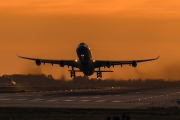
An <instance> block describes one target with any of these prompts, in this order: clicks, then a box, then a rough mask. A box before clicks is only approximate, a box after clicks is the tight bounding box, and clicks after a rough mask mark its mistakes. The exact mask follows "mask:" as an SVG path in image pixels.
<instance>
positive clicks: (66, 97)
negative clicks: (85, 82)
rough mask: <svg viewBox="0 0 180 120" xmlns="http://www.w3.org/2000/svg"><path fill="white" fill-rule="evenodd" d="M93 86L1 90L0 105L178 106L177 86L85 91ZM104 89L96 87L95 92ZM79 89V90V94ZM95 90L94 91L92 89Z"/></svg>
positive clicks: (178, 92)
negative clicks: (26, 90)
mask: <svg viewBox="0 0 180 120" xmlns="http://www.w3.org/2000/svg"><path fill="white" fill-rule="evenodd" d="M91 91H93V90H88V89H87V90H70V91H51V92H48V91H46V92H23V93H1V94H0V107H58V108H118V109H119V108H120V109H137V108H139V109H142V108H148V107H180V104H178V103H177V100H178V99H180V89H147V90H144V89H142V90H139V91H135V92H134V90H132V91H131V90H128V91H127V92H119V91H120V90H118V91H117V92H115V93H113V94H88V93H90V92H91ZM99 92H101V93H103V92H104V93H106V91H103V90H99V91H98V93H99ZM81 93H82V94H81ZM94 93H96V92H94Z"/></svg>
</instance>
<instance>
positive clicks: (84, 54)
mask: <svg viewBox="0 0 180 120" xmlns="http://www.w3.org/2000/svg"><path fill="white" fill-rule="evenodd" d="M76 53H77V57H78V59H76V60H63V59H62V60H53V59H41V58H30V57H23V56H18V57H20V58H23V59H28V60H33V61H35V63H36V65H38V66H40V65H41V63H44V64H45V63H50V64H52V65H53V64H58V65H60V67H64V66H68V67H71V68H72V69H71V70H69V71H70V76H71V77H76V72H83V73H84V75H87V76H90V75H92V74H93V73H94V72H96V73H97V78H102V72H113V71H111V70H101V69H100V68H101V67H104V68H106V67H107V68H110V67H114V66H116V65H119V66H121V67H122V66H123V65H125V64H128V65H131V66H132V67H136V66H137V63H140V62H147V61H153V60H157V59H158V58H159V56H158V57H157V58H151V59H142V60H94V59H93V58H92V55H91V50H90V48H89V47H88V45H87V44H86V43H80V44H79V45H78V47H77V49H76ZM74 68H79V69H78V70H77V69H76V70H75V69H74Z"/></svg>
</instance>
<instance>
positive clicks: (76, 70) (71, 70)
mask: <svg viewBox="0 0 180 120" xmlns="http://www.w3.org/2000/svg"><path fill="white" fill-rule="evenodd" d="M68 71H75V72H82V71H80V70H68Z"/></svg>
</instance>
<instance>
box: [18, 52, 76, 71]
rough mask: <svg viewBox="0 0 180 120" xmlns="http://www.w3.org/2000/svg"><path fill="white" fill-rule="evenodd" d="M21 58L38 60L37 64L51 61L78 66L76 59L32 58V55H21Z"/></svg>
mask: <svg viewBox="0 0 180 120" xmlns="http://www.w3.org/2000/svg"><path fill="white" fill-rule="evenodd" d="M18 57H19V58H23V59H28V60H32V61H35V62H36V65H38V66H39V65H41V63H44V64H46V63H50V64H52V65H53V64H59V65H60V66H61V67H64V66H65V65H67V66H72V67H77V68H78V62H77V61H76V60H54V59H41V58H30V57H24V56H19V55H18Z"/></svg>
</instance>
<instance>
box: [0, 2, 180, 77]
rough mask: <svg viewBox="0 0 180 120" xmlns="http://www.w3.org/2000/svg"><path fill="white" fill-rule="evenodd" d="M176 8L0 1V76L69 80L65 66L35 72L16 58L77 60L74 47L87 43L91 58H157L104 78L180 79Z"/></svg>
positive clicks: (171, 5)
mask: <svg viewBox="0 0 180 120" xmlns="http://www.w3.org/2000/svg"><path fill="white" fill-rule="evenodd" d="M179 6H180V1H177V0H158V1H156V0H135V1H134V0H121V1H119V0H61V1H57V0H38V1H37V0H6V1H0V14H1V15H0V41H1V42H0V57H1V60H0V75H3V74H28V73H34V74H38V73H45V74H52V75H53V76H54V77H55V78H59V77H61V76H62V75H65V76H66V78H69V72H68V71H67V70H68V69H67V67H65V68H60V67H59V66H58V65H54V66H53V67H52V66H51V65H48V64H47V65H45V66H44V65H42V66H41V67H37V66H36V65H35V63H34V62H32V61H26V60H22V59H19V58H18V57H17V56H16V54H17V53H18V54H20V55H23V56H29V57H42V58H52V59H76V58H77V57H76V53H75V50H76V47H77V45H78V44H79V43H80V42H86V43H87V44H88V45H89V46H90V47H91V50H92V55H93V58H94V59H114V60H115V59H120V60H121V59H122V60H125V59H144V58H152V57H157V56H158V55H160V56H161V57H160V59H159V60H157V61H153V62H147V63H142V64H141V63H140V64H138V66H137V68H135V69H134V68H132V67H130V66H123V67H122V68H121V67H115V68H114V69H113V68H111V69H112V70H114V71H115V72H114V73H104V74H103V78H115V79H137V78H142V79H146V78H152V79H167V80H170V79H173V80H177V79H180V74H179V71H180V62H179V61H180V54H179V51H180V47H179V45H180V34H179V30H180V7H179ZM77 75H83V74H81V73H78V74H77ZM92 77H96V75H95V74H94V75H93V76H92Z"/></svg>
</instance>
